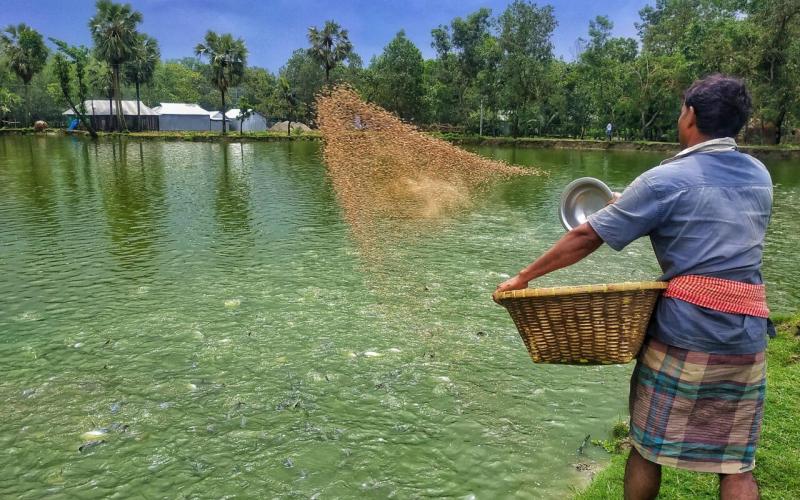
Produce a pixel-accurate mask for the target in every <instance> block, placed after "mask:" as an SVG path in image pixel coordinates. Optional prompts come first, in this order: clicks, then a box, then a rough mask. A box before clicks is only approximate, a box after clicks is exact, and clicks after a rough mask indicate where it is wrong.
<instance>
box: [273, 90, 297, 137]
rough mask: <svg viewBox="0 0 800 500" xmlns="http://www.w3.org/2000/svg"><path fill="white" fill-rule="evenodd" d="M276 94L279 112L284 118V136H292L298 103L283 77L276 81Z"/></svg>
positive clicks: (295, 95)
mask: <svg viewBox="0 0 800 500" xmlns="http://www.w3.org/2000/svg"><path fill="white" fill-rule="evenodd" d="M275 90H276V93H277V96H276V97H277V99H276V100H277V103H278V109H279V110H280V111H279V112H282V114H284V116H286V121H287V122H288V123H287V124H286V135H292V121H293V120H294V119H295V117H296V116H297V108H298V106H299V104H300V103H299V102H298V100H297V94H296V93H295V91H294V89H293V88H292V85H291V84H290V83H289V80H287V79H286V78H284V77H280V79H279V80H278V86H277V87H276V89H275Z"/></svg>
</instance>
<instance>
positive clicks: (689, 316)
mask: <svg viewBox="0 0 800 500" xmlns="http://www.w3.org/2000/svg"><path fill="white" fill-rule="evenodd" d="M750 107H751V104H750V97H749V95H748V93H747V90H746V89H745V86H744V84H743V83H742V82H741V81H740V80H737V79H735V78H730V77H725V76H722V75H712V76H710V77H707V78H705V79H704V80H700V81H697V82H695V83H694V84H693V85H692V86H691V87H690V88H689V89H688V90H687V91H686V92H685V94H684V102H683V105H682V107H681V114H680V118H678V136H679V139H680V143H681V146H682V147H683V148H684V149H683V151H681V152H680V153H678V154H677V155H676V156H674V157H673V158H670V159H668V160H665V161H664V162H662V163H661V165H659V166H657V167H655V168H653V169H651V170H648V171H647V172H645V173H644V174H642V175H640V176H639V177H638V178H637V179H636V180H635V181H634V182H633V183H632V184H631V185H630V186H629V187H628V188H627V189H626V190H625V192H624V193H622V195H621V196H620V197H619V198H618V199H617V200H615V202H614V203H612V204H610V205H608V206H607V207H606V208H604V209H603V210H600V211H599V212H597V213H595V214H593V215H592V216H590V217H589V219H588V221H587V223H585V224H582V225H581V226H578V227H577V228H575V229H574V230H572V231H570V232H569V233H567V234H566V235H565V236H564V237H563V238H562V239H561V240H560V241H558V243H556V244H555V245H554V246H553V247H552V248H551V249H550V250H548V251H547V252H546V253H545V254H544V255H542V256H541V257H540V258H539V259H537V260H536V261H535V262H533V263H532V264H531V265H529V266H528V267H526V268H525V269H523V270H522V271H520V273H519V274H518V275H517V276H515V277H513V278H511V279H509V280H507V281H505V282H504V283H501V284H500V285H499V286H498V287H497V290H498V291H505V290H515V289H521V288H525V287H527V286H528V282H529V281H530V280H532V279H536V278H538V277H540V276H542V275H544V274H547V273H549V272H551V271H554V270H556V269H559V268H562V267H565V266H568V265H571V264H574V263H575V262H577V261H579V260H581V259H582V258H584V257H586V256H587V255H589V254H590V253H592V252H593V251H595V250H596V249H597V248H598V247H600V245H602V244H603V242H605V243H607V244H608V245H609V246H611V247H612V248H613V249H615V250H621V249H622V248H624V247H625V246H626V245H628V244H629V243H630V242H631V241H633V240H635V239H636V238H638V237H640V236H644V235H649V236H650V240H651V243H652V245H653V250H654V251H655V254H656V257H657V259H658V262H659V264H660V265H661V268H662V271H663V272H664V274H663V276H662V278H661V279H663V280H669V281H670V284H669V288H668V289H667V291H666V292H665V294H664V295H663V296H662V298H661V299H660V300H659V302H658V304H657V305H656V309H655V311H654V314H653V317H652V319H651V322H650V325H649V328H648V332H647V338H646V340H645V343H644V345H643V347H642V350H641V351H640V353H639V357H638V361H637V363H636V367H635V369H634V372H633V375H632V377H631V394H630V413H631V441H632V444H633V449H632V450H631V453H630V456H629V458H628V463H627V467H626V470H625V498H629V499H646V498H655V497H656V495H657V494H658V490H659V486H660V483H661V466H662V465H669V466H672V467H678V468H683V469H689V470H693V471H700V472H712V473H717V474H719V477H720V497H721V498H723V499H729V498H730V499H733V498H735V499H751V498H753V499H754V498H758V487H757V485H756V482H755V479H754V478H753V475H752V472H751V471H752V469H753V468H754V467H755V458H754V455H755V448H756V445H757V443H758V438H759V435H760V431H761V419H762V414H763V405H764V390H765V372H766V365H765V360H764V349H765V348H766V334H767V331H768V325H769V326H770V327H771V324H769V323H768V320H767V318H766V317H767V316H768V314H769V311H768V309H767V307H766V299H765V293H764V285H763V281H762V277H761V257H762V250H763V244H764V233H765V231H766V227H767V224H768V222H769V218H770V212H771V209H772V181H771V179H770V176H769V173H768V172H767V170H766V169H765V168H764V166H763V165H762V164H761V163H760V162H759V161H757V160H756V159H754V158H752V157H750V156H748V155H746V154H743V153H740V152H739V151H738V150H737V146H736V142H735V141H734V139H733V137H735V136H736V135H737V134H738V133H739V131H740V130H741V128H742V126H743V125H744V123H745V122H746V121H747V118H748V115H749V113H750ZM770 334H772V332H770Z"/></svg>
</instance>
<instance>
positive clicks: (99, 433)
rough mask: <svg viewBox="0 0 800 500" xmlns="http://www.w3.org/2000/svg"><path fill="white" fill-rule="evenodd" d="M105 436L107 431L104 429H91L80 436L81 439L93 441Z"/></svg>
mask: <svg viewBox="0 0 800 500" xmlns="http://www.w3.org/2000/svg"><path fill="white" fill-rule="evenodd" d="M106 434H108V429H107V428H105V427H103V428H100V429H92V430H90V431H88V432H84V433H83V434H81V439H89V440H93V439H96V438H99V437H103V436H105V435H106Z"/></svg>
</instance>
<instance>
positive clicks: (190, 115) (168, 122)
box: [153, 102, 211, 130]
mask: <svg viewBox="0 0 800 500" xmlns="http://www.w3.org/2000/svg"><path fill="white" fill-rule="evenodd" d="M153 111H155V112H156V113H158V115H159V127H160V129H161V130H211V119H210V116H209V113H208V111H206V110H205V109H203V108H201V107H200V106H199V105H198V104H187V103H182V102H162V103H161V105H160V106H156V107H155V108H153Z"/></svg>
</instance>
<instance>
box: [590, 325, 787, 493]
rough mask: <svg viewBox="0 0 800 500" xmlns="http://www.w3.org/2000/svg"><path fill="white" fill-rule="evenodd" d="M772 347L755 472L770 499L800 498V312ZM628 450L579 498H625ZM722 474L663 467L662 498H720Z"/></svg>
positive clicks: (596, 478)
mask: <svg viewBox="0 0 800 500" xmlns="http://www.w3.org/2000/svg"><path fill="white" fill-rule="evenodd" d="M776 325H777V328H778V337H777V338H775V339H772V340H770V342H769V347H768V348H767V402H766V406H765V411H764V427H763V432H762V435H761V442H760V444H759V447H758V451H757V453H756V469H755V476H756V478H757V479H758V482H759V485H760V487H761V496H762V497H763V498H765V499H770V498H775V499H784V498H786V499H788V498H800V336H799V335H798V334H800V314H797V315H795V316H794V317H789V318H781V319H779V320H778V321H776ZM626 458H627V452H623V453H618V454H615V455H614V456H613V457H612V460H611V463H610V464H609V466H608V467H606V468H605V469H604V470H602V471H601V472H600V473H598V474H597V476H595V478H594V480H593V481H592V483H591V484H590V485H589V487H588V488H587V489H586V490H585V491H583V492H581V493H579V494H577V496H576V499H577V500H606V499H611V498H622V479H623V476H624V474H625V460H626ZM717 485H718V480H717V477H716V474H702V473H693V472H687V471H682V470H677V469H672V468H669V467H664V469H663V479H662V484H661V494H660V495H659V498H663V499H671V498H692V499H694V498H717Z"/></svg>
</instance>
